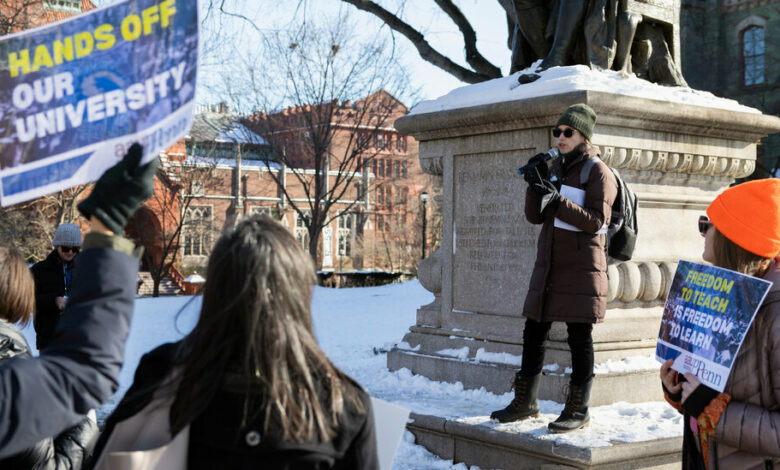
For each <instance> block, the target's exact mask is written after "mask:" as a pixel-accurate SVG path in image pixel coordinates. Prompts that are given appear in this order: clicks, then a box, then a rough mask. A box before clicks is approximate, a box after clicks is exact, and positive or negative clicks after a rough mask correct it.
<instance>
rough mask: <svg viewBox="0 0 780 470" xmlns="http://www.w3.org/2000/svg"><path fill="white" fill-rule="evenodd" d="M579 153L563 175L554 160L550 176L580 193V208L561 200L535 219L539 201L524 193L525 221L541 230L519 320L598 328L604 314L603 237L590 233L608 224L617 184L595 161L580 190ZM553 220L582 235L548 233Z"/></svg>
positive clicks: (558, 161) (558, 230)
mask: <svg viewBox="0 0 780 470" xmlns="http://www.w3.org/2000/svg"><path fill="white" fill-rule="evenodd" d="M582 150H584V148H581V153H580V155H579V156H577V157H576V158H574V159H573V160H572V161H571V163H570V164H569V165H567V167H566V168H565V169H564V168H563V163H562V161H561V160H562V159H561V158H556V159H555V160H554V161H553V166H552V168H551V174H552V175H556V176H557V177H558V180H559V182H562V183H563V184H565V185H568V186H572V187H574V188H577V189H584V190H585V205H584V207H580V206H578V205H577V204H575V203H574V202H572V201H570V200H568V199H565V198H564V199H563V201H562V202H561V204H560V205H559V206H558V208H557V210H555V213H552V210H551V209H545V210H544V212H543V213H541V214H540V213H539V207H540V203H541V197H540V196H539V195H538V194H536V193H535V192H533V191H531V190H530V188H529V189H528V191H527V192H526V198H525V216H526V218H527V219H528V221H529V222H531V223H532V224H543V226H542V231H541V233H540V234H539V240H538V242H537V251H536V263H535V264H534V270H533V273H532V274H531V283H530V285H529V286H528V295H527V296H526V298H525V305H524V306H523V315H524V316H525V317H527V318H530V319H532V320H536V321H565V322H579V323H598V322H601V321H602V320H603V319H604V313H605V312H606V309H607V253H606V244H607V236H606V235H605V234H598V235H597V234H596V232H598V231H599V230H600V229H601V228H602V226H603V225H604V224H605V223H607V224H608V223H609V217H610V215H611V208H612V202H613V201H614V200H615V197H616V196H617V181H616V180H615V176H614V175H613V174H612V171H610V169H609V168H608V167H607V165H605V164H604V163H603V162H600V161H599V162H598V163H597V164H596V165H594V166H593V168H592V169H591V171H590V176H589V178H588V181H587V183H586V184H585V186H582V185H580V170H581V169H582V165H583V164H584V163H585V161H586V160H587V158H588V157H587V155H586V154H585V153H582ZM591 151H592V150H591ZM593 153H595V152H593ZM556 217H557V218H559V219H560V220H562V221H564V222H566V223H568V224H571V225H573V226H575V227H577V228H580V229H582V232H574V231H570V230H565V229H561V228H556V227H554V226H553V224H554V220H555V218H556Z"/></svg>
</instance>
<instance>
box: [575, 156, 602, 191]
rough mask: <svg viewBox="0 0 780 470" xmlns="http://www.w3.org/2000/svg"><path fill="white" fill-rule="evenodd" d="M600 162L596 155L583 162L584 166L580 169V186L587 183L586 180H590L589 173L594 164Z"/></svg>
mask: <svg viewBox="0 0 780 470" xmlns="http://www.w3.org/2000/svg"><path fill="white" fill-rule="evenodd" d="M600 161H601V159H600V158H599V157H598V155H597V156H595V157H588V159H587V160H585V164H584V165H582V168H581V169H580V186H585V183H587V182H588V178H590V171H591V170H592V169H593V167H594V166H596V163H597V162H600Z"/></svg>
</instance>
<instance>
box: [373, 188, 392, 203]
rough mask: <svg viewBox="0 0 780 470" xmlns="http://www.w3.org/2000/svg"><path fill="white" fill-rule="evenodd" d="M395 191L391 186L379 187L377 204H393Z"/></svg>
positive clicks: (377, 189)
mask: <svg viewBox="0 0 780 470" xmlns="http://www.w3.org/2000/svg"><path fill="white" fill-rule="evenodd" d="M392 194H393V191H392V189H390V186H379V187H377V188H376V203H377V204H390V203H391V202H392V199H391V198H392Z"/></svg>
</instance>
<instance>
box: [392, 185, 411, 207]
mask: <svg viewBox="0 0 780 470" xmlns="http://www.w3.org/2000/svg"><path fill="white" fill-rule="evenodd" d="M408 197H409V188H406V187H400V188H396V192H395V203H396V204H406V199H407V198H408Z"/></svg>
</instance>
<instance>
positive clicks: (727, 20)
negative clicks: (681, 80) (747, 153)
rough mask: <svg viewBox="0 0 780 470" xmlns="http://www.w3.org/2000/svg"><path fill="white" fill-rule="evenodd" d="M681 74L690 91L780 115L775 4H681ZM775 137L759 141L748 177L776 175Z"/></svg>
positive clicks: (779, 156) (698, 0)
mask: <svg viewBox="0 0 780 470" xmlns="http://www.w3.org/2000/svg"><path fill="white" fill-rule="evenodd" d="M680 36H681V44H682V48H681V49H682V50H681V55H682V64H683V75H684V76H685V79H686V80H687V81H688V84H689V85H690V86H691V87H692V88H696V89H701V90H707V91H711V92H712V93H714V94H715V95H718V96H724V97H728V98H733V99H735V100H737V101H739V102H740V103H742V104H745V105H747V106H752V107H755V108H758V109H760V110H761V111H763V112H765V113H767V114H774V115H777V116H780V67H778V66H777V63H778V60H780V0H683V1H682V6H681V12H680ZM779 171H780V134H773V135H771V136H769V137H767V138H765V139H763V140H762V145H761V146H759V149H758V160H757V165H756V172H755V173H754V174H753V175H752V176H751V178H766V177H767V176H769V175H770V174H774V175H775V176H780V173H779Z"/></svg>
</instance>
